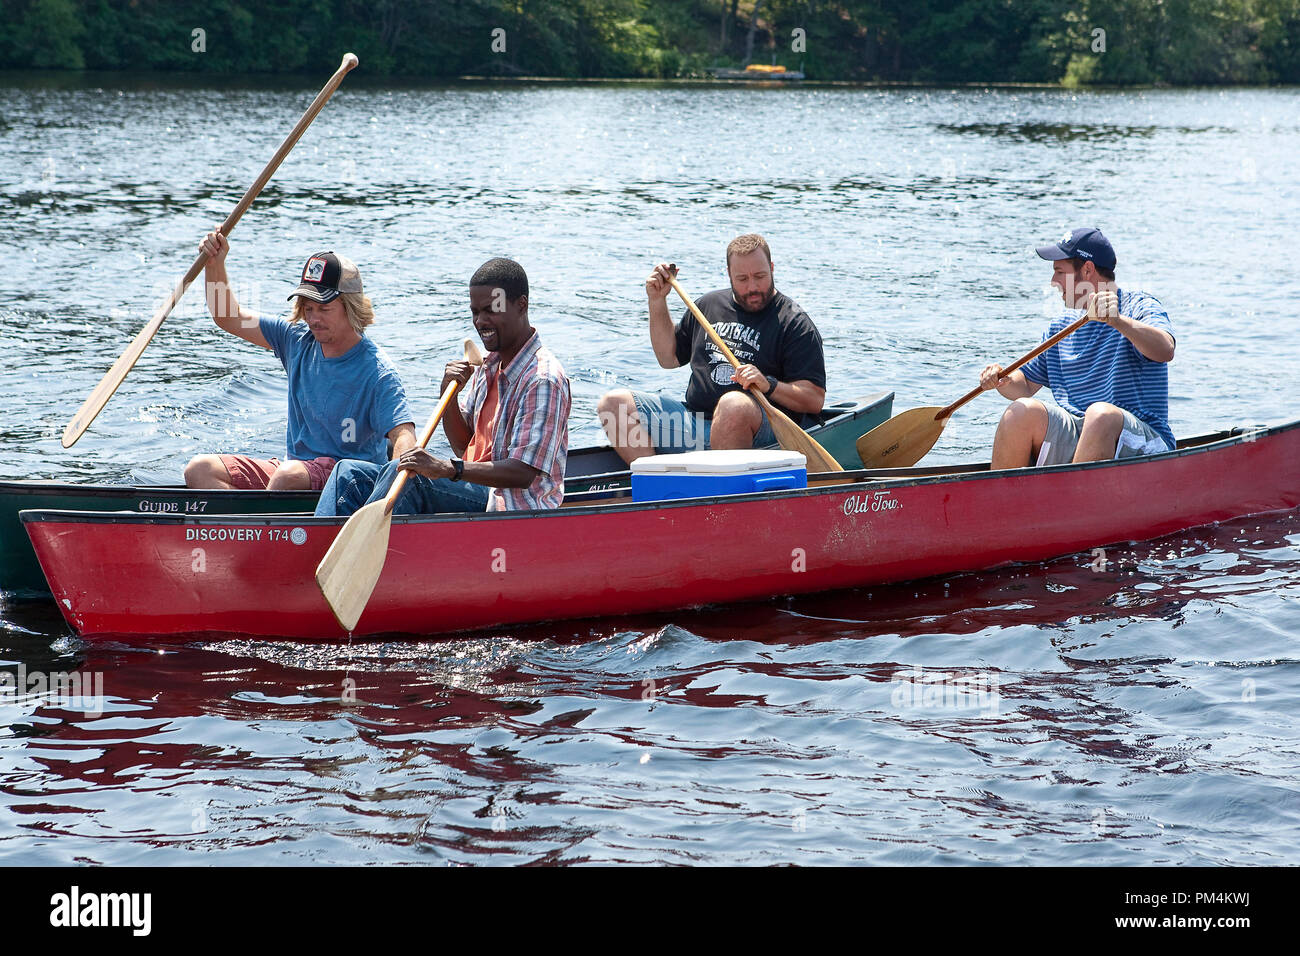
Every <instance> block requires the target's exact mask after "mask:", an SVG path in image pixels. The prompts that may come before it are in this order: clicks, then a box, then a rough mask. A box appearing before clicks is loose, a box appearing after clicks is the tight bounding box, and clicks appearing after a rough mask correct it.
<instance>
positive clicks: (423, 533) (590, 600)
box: [22, 422, 1300, 640]
mask: <svg viewBox="0 0 1300 956" xmlns="http://www.w3.org/2000/svg"><path fill="white" fill-rule="evenodd" d="M809 485H810V487H808V488H807V489H800V490H794V491H777V492H763V493H756V494H747V495H734V496H728V497H721V498H707V499H703V498H697V499H687V500H683V501H674V502H661V503H648V504H634V503H632V502H631V500H630V499H629V498H628V497H627V496H626V494H627V493H626V492H619V493H613V494H612V495H611V494H608V493H606V494H605V496H604V497H600V496H601V494H602V493H599V492H591V493H587V494H585V495H576V496H574V499H573V500H572V501H571V502H569V503H567V504H566V506H565V507H564V508H562V509H559V510H557V511H553V512H545V513H538V512H525V513H515V514H474V515H442V516H422V517H411V518H401V517H399V518H396V519H394V521H393V526H392V535H391V537H390V539H389V547H390V551H389V556H388V561H387V564H386V566H385V569H384V573H383V576H382V577H381V578H380V580H379V583H378V585H377V586H376V588H375V591H374V595H373V596H372V597H371V600H370V604H369V606H368V607H367V609H366V611H365V613H364V614H363V615H362V617H361V621H360V624H359V626H358V629H357V633H358V634H380V633H400V634H435V633H441V632H446V631H456V630H466V629H474V628H484V627H493V626H497V625H504V624H512V623H519V622H525V621H542V620H551V619H558V618H573V617H593V616H605V615H617V614H628V613H639V612H647V611H659V610H668V609H673V608H680V607H689V606H693V605H700V604H713V603H726V602H734V601H750V600H760V599H765V598H770V597H774V596H777V595H786V594H796V593H803V592H810V591H825V590H832V589H837V588H852V587H860V586H863V585H870V584H876V583H880V582H886V581H899V580H906V579H910V578H920V577H928V576H931V575H937V574H947V573H950V572H954V571H965V570H977V569H981V568H989V567H993V566H997V565H1001V564H1005V563H1008V562H1016V561H1039V560H1045V559H1047V558H1052V557H1057V556H1059V555H1063V554H1070V553H1073V552H1078V551H1087V550H1089V549H1092V548H1095V547H1099V546H1103V545H1106V544H1110V543H1114V542H1123V541H1138V540H1144V539H1147V538H1154V537H1159V536H1161V535H1165V534H1169V533H1172V532H1175V531H1179V530H1182V529H1184V528H1189V527H1194V526H1196V525H1203V524H1209V523H1212V522H1215V521H1221V520H1225V519H1228V518H1233V517H1237V516H1240V515H1248V514H1259V513H1265V512H1276V511H1285V510H1290V509H1293V508H1296V507H1297V506H1300V422H1293V423H1290V424H1287V425H1280V426H1277V427H1273V428H1266V429H1253V430H1245V431H1243V430H1240V429H1238V430H1234V431H1233V432H1220V433H1216V434H1213V435H1206V436H1201V437H1198V438H1195V439H1188V440H1185V441H1184V442H1182V443H1180V448H1179V450H1177V451H1173V452H1167V453H1165V454H1163V455H1156V456H1152V457H1150V458H1138V459H1128V460H1125V461H1113V462H1095V463H1092V464H1088V465H1058V466H1055V467H1048V468H1031V469H1021V470H1017V471H1002V472H994V471H989V470H988V466H987V465H982V466H949V467H946V468H936V469H923V468H914V469H895V470H892V471H889V472H865V471H860V472H845V473H836V474H834V475H831V474H827V475H818V476H810V481H809ZM22 520H23V522H24V524H25V526H26V528H27V532H28V534H29V535H30V537H31V540H32V544H33V546H34V547H35V550H36V554H37V556H38V557H39V559H40V562H41V566H42V568H43V569H44V571H45V574H46V577H47V578H48V580H49V582H50V587H51V590H52V591H53V593H54V597H55V599H56V600H57V602H58V605H59V609H60V611H62V612H63V615H64V617H65V618H67V620H68V623H69V624H70V625H71V626H72V627H73V629H74V630H76V631H77V632H78V633H79V634H81V635H83V636H85V637H88V638H99V637H107V636H114V637H121V636H127V635H171V636H174V637H176V638H177V639H185V640H188V639H192V638H193V636H194V635H195V634H196V633H209V632H217V633H237V634H253V635H264V636H268V637H289V638H298V639H322V640H336V639H338V638H341V637H343V636H344V635H343V634H342V632H341V631H340V629H339V627H338V625H337V623H336V622H335V621H334V618H333V616H332V615H331V614H330V611H329V608H328V607H327V606H326V604H325V601H324V599H323V598H322V597H321V594H320V592H319V591H318V590H317V588H316V585H315V581H314V572H315V569H316V565H317V563H319V561H320V559H321V557H322V556H323V555H324V554H325V551H326V549H327V548H328V547H329V545H330V542H331V541H332V540H333V538H334V536H335V534H337V532H338V529H339V528H340V527H341V526H342V524H343V519H332V518H309V517H304V516H296V515H281V516H276V515H247V516H195V517H189V516H181V515H139V514H129V513H123V512H118V513H90V512H70V511H24V512H23V513H22Z"/></svg>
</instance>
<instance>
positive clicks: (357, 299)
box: [289, 292, 375, 335]
mask: <svg viewBox="0 0 1300 956" xmlns="http://www.w3.org/2000/svg"><path fill="white" fill-rule="evenodd" d="M339 298H340V299H341V300H342V301H343V311H344V312H346V313H347V314H348V324H349V325H351V326H352V329H353V331H355V332H356V333H357V335H362V334H364V333H365V331H366V326H368V325H374V324H375V307H374V306H373V305H371V304H370V296H368V295H366V294H365V293H364V292H340V293H339ZM302 299H303V297H302V296H300V295H298V296H294V299H293V312H292V313H291V314H290V315H289V321H290V322H298V321H301V319H302Z"/></svg>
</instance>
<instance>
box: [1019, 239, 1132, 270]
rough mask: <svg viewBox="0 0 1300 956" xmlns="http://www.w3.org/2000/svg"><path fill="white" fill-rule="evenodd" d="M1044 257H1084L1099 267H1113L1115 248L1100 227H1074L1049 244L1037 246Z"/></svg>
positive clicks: (1052, 258) (1053, 258)
mask: <svg viewBox="0 0 1300 956" xmlns="http://www.w3.org/2000/svg"><path fill="white" fill-rule="evenodd" d="M1038 254H1039V255H1040V256H1042V257H1043V258H1044V259H1050V260H1059V259H1086V260H1087V261H1089V262H1092V263H1094V264H1095V265H1096V266H1097V267H1098V268H1101V269H1114V268H1115V250H1114V249H1113V248H1111V244H1110V240H1109V239H1107V238H1106V237H1105V236H1103V235H1102V234H1101V230H1100V229H1076V230H1074V231H1073V232H1072V233H1070V234H1069V235H1068V236H1064V237H1062V238H1061V241H1060V242H1057V243H1055V244H1053V245H1050V246H1039V247H1038Z"/></svg>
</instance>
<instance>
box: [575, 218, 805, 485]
mask: <svg viewBox="0 0 1300 956" xmlns="http://www.w3.org/2000/svg"><path fill="white" fill-rule="evenodd" d="M671 274H672V272H671V267H670V266H668V265H666V264H664V263H660V264H659V265H657V266H655V268H654V271H653V272H651V273H650V277H649V278H648V279H646V284H645V288H646V298H647V299H648V300H649V311H650V344H651V345H652V346H653V347H654V351H655V358H656V359H658V360H659V364H660V366H662V367H663V368H677V367H679V366H681V365H686V364H688V363H689V364H690V366H691V380H690V383H689V384H688V385H687V386H686V401H685V402H680V401H677V400H676V399H674V398H671V397H669V396H667V395H656V394H653V393H650V392H633V391H630V390H628V389H615V390H614V391H612V392H607V393H606V394H605V395H603V396H601V399H600V402H599V403H598V404H597V406H596V410H597V412H598V413H599V416H600V421H601V424H602V425H603V426H604V428H605V433H606V434H607V435H608V436H609V441H610V444H611V445H613V447H614V449H615V450H616V451H617V452H618V453H619V455H621V456H622V458H623V460H624V461H626V462H628V463H629V464H630V463H631V462H633V461H635V460H636V459H637V458H641V457H642V456H644V455H653V454H656V453H658V454H669V453H673V452H681V451H687V450H692V449H701V448H762V447H765V446H768V445H774V444H776V436H775V435H774V434H773V433H772V426H771V424H770V423H769V422H768V420H767V415H766V414H765V413H764V411H763V409H762V408H761V406H759V404H758V402H757V401H755V400H754V399H753V398H752V397H750V396H749V395H748V394H747V392H746V389H747V388H750V387H753V388H754V389H755V390H756V391H760V392H762V393H763V394H764V395H766V396H767V398H768V400H769V401H770V402H771V403H772V404H773V405H775V406H777V407H778V408H779V409H781V411H783V412H785V413H786V414H787V415H789V416H790V418H791V419H793V420H794V421H795V422H796V423H798V424H800V425H803V426H804V427H808V426H809V425H810V424H812V423H814V422H815V421H816V420H817V419H816V416H817V414H818V413H819V412H821V410H822V405H823V404H824V403H825V401H826V361H825V357H824V355H823V354H822V339H821V335H820V334H819V333H818V331H817V327H816V326H815V325H813V323H812V320H811V319H809V318H808V316H807V315H806V314H805V313H804V311H803V309H801V308H799V304H798V303H797V302H795V301H794V300H793V299H790V298H789V297H787V296H785V295H783V294H782V293H780V292H777V291H776V287H775V285H774V284H773V267H772V253H771V250H770V249H768V245H767V242H766V241H765V240H764V239H763V237H762V236H759V235H755V234H753V233H751V234H748V235H744V236H739V237H737V238H735V239H733V240H732V241H731V243H730V244H729V245H728V246H727V275H728V277H729V278H730V280H731V288H730V289H720V290H718V291H716V292H709V293H707V294H706V295H702V296H700V298H699V299H698V300H696V303H695V304H696V305H697V306H698V307H699V309H700V311H701V312H702V313H704V316H705V317H706V318H707V319H708V320H709V323H710V324H711V325H712V326H713V328H714V331H716V332H717V333H718V335H719V336H720V337H721V338H722V340H723V341H724V342H726V343H727V346H728V347H729V348H730V349H731V351H732V352H733V353H735V356H736V358H737V360H739V361H740V363H741V366H740V368H738V369H733V368H732V367H731V363H730V362H728V361H727V359H726V357H725V356H723V354H722V352H721V351H720V350H719V349H717V348H716V347H715V346H714V345H713V343H712V342H710V341H709V337H708V335H707V334H705V332H704V329H703V328H701V327H700V324H699V323H698V322H696V321H695V317H694V316H693V315H691V313H690V311H689V310H687V311H686V312H685V313H684V314H683V315H682V319H681V321H680V322H678V323H676V324H675V325H674V323H673V320H672V315H671V314H670V313H669V311H668V302H667V298H668V295H669V293H670V292H671V291H672V286H671V285H670V283H669V282H668V277H669V276H670V275H671Z"/></svg>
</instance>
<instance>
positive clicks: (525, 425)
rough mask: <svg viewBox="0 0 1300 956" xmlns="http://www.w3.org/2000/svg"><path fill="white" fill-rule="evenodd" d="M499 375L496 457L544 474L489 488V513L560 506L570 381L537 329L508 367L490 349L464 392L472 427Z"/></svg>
mask: <svg viewBox="0 0 1300 956" xmlns="http://www.w3.org/2000/svg"><path fill="white" fill-rule="evenodd" d="M493 377H496V379H497V412H496V428H495V430H494V431H493V433H492V460H493V461H502V460H504V459H506V458H515V459H517V460H519V461H522V462H523V463H524V464H525V465H532V466H533V467H534V468H536V469H537V470H538V471H540V472H541V474H540V475H538V476H537V477H536V478H535V479H533V483H532V484H531V485H529V486H528V487H527V488H489V489H488V503H487V510H488V511H517V510H525V509H530V508H558V507H559V506H560V502H562V501H563V500H564V467H565V465H566V464H567V463H568V458H569V408H570V399H569V379H568V377H567V376H566V375H565V374H564V368H563V366H561V365H560V361H559V359H557V358H556V357H555V356H554V355H552V354H551V350H550V349H548V348H546V347H545V346H544V345H542V340H541V337H540V336H539V335H538V334H537V332H536V331H534V332H533V334H532V336H531V337H530V338H529V339H528V341H527V342H526V343H525V344H524V347H523V348H522V349H520V350H519V354H518V355H516V356H515V357H514V359H512V360H511V362H510V365H509V366H507V367H506V368H504V369H503V368H502V367H501V353H500V352H489V353H488V354H487V358H485V359H484V360H483V364H482V366H480V367H479V368H477V369H475V370H474V374H473V376H471V377H470V380H469V387H468V388H466V389H464V390H463V391H462V392H461V397H460V410H461V412H462V413H463V414H464V415H465V420H466V421H468V422H470V423H471V425H473V424H475V423H477V422H478V419H479V412H480V411H482V409H483V403H484V402H485V401H487V397H488V391H489V389H490V387H491V383H492V379H493Z"/></svg>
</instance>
